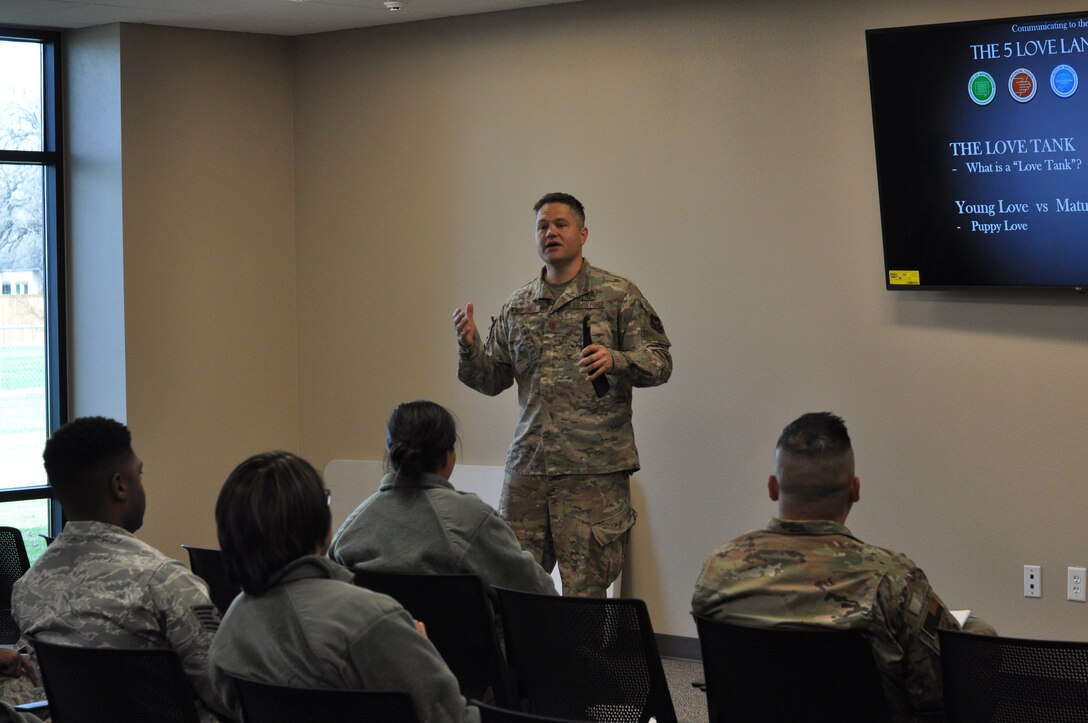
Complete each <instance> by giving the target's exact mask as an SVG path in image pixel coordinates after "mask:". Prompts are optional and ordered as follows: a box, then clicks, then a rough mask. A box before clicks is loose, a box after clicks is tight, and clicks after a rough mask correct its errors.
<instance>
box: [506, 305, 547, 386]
mask: <svg viewBox="0 0 1088 723" xmlns="http://www.w3.org/2000/svg"><path fill="white" fill-rule="evenodd" d="M510 317H511V318H510V361H511V362H512V363H513V365H514V373H515V374H516V375H518V376H522V375H525V374H528V373H530V372H532V371H533V370H535V369H536V367H537V365H538V364H539V363H540V346H541V337H542V335H543V330H544V311H543V310H541V309H538V308H536V307H532V308H520V309H511V310H510Z"/></svg>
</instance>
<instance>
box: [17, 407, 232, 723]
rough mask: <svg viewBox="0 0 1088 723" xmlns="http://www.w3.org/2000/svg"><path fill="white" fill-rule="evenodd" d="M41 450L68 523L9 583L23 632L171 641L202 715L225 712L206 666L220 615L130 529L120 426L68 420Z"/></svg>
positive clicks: (68, 641)
mask: <svg viewBox="0 0 1088 723" xmlns="http://www.w3.org/2000/svg"><path fill="white" fill-rule="evenodd" d="M42 456H43V458H44V459H45V470H46V473H47V476H48V478H49V483H50V484H51V485H52V487H53V494H54V496H55V497H56V498H57V500H58V501H59V502H60V503H61V505H62V506H63V508H64V512H65V514H66V515H67V517H68V524H67V525H66V526H65V527H64V530H63V531H62V532H61V533H60V535H58V536H57V539H56V540H55V541H54V542H53V544H52V545H50V546H49V547H47V548H46V550H45V552H44V553H42V556H41V557H39V558H38V560H37V562H35V563H34V565H33V566H32V567H31V568H30V570H29V571H27V573H26V574H25V575H24V576H23V577H22V578H20V579H19V580H18V581H17V582H16V583H15V586H14V588H13V591H12V608H13V612H14V615H15V619H16V621H17V622H18V623H19V627H20V628H21V630H22V632H23V634H24V635H32V636H35V637H37V638H40V639H41V640H43V641H45V642H50V643H59V644H61V645H78V646H86V647H106V648H142V647H157V648H171V649H174V650H176V651H177V652H178V655H179V656H180V657H181V663H182V667H183V668H184V669H185V673H186V675H187V676H188V678H189V681H190V682H191V683H192V686H193V690H194V691H195V693H196V695H197V696H198V698H199V700H198V703H199V704H202V705H198V707H199V708H200V709H201V710H200V713H201V719H202V720H203V721H209V722H214V721H215V720H216V717H215V716H214V715H212V713H211V711H216V712H217V713H222V714H223V715H227V712H226V710H225V709H224V708H223V706H222V704H221V703H220V701H219V699H218V697H217V696H216V695H215V693H214V692H213V691H212V688H211V683H210V679H209V674H208V649H209V647H210V646H211V642H212V637H213V635H214V633H215V630H216V629H217V628H218V627H219V614H218V612H217V611H216V609H215V606H214V605H213V604H212V602H211V600H210V599H209V598H208V591H207V586H206V585H205V584H204V582H203V581H202V580H201V579H200V578H198V577H196V576H195V575H193V574H192V573H191V572H189V570H188V568H186V567H185V566H184V565H182V564H181V563H180V562H178V561H176V560H174V559H172V558H169V557H166V556H165V555H163V554H162V553H161V552H159V551H158V550H156V549H154V548H153V547H151V546H149V545H147V544H146V543H143V542H141V541H140V540H138V539H136V538H135V537H134V536H133V534H132V533H133V532H135V531H136V530H138V529H140V526H141V525H142V524H143V518H144V509H145V507H146V498H145V495H144V487H143V462H142V461H140V458H139V457H137V456H136V454H135V452H133V451H132V438H131V436H130V434H129V431H128V429H127V428H126V427H125V426H124V425H123V424H120V423H119V422H115V421H114V420H112V419H105V418H103V417H83V418H80V419H76V420H74V421H72V422H70V423H68V424H66V425H64V426H63V427H61V428H60V429H58V430H57V431H56V432H55V433H54V434H53V436H52V437H51V438H50V440H49V441H48V442H47V443H46V445H45V453H44V454H43V455H42ZM123 683H124V681H118V684H119V685H122V684H123Z"/></svg>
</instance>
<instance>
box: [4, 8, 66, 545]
mask: <svg viewBox="0 0 1088 723" xmlns="http://www.w3.org/2000/svg"><path fill="white" fill-rule="evenodd" d="M0 40H3V41H7V40H15V41H28V42H37V43H40V44H41V46H42V150H40V151H12V150H6V149H3V148H0V163H3V164H12V163H17V164H30V165H36V166H41V167H42V168H43V170H44V180H45V188H44V193H43V202H44V204H45V218H44V219H43V227H42V230H43V234H44V236H45V238H44V239H43V243H44V253H45V259H44V262H45V269H44V274H43V276H44V279H43V281H44V284H45V356H46V358H45V368H46V373H45V396H46V428H47V429H46V431H47V434H52V432H53V431H54V430H55V429H56V428H57V427H59V426H60V425H62V424H64V423H65V422H66V421H68V355H67V327H66V321H67V315H66V313H65V288H66V285H67V284H66V278H67V277H66V274H65V265H64V258H65V253H64V251H65V236H64V228H65V227H64V211H65V207H64V134H63V106H62V100H61V91H62V87H63V86H62V79H61V57H62V56H61V52H62V47H61V34H60V33H59V32H55V31H50V30H37V29H33V28H8V27H0ZM42 445H43V446H44V445H45V440H44V439H43V440H42ZM50 497H51V489H50V487H49V485H48V484H46V485H45V486H40V487H17V488H12V489H3V490H0V504H2V503H4V502H20V501H23V500H34V499H49V498H50ZM61 525H62V516H61V509H60V505H58V504H57V503H56V502H55V501H50V503H49V530H50V534H51V535H56V534H57V533H58V532H60V529H61Z"/></svg>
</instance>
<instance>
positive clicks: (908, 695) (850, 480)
mask: <svg viewBox="0 0 1088 723" xmlns="http://www.w3.org/2000/svg"><path fill="white" fill-rule="evenodd" d="M767 484H768V490H769V492H770V497H771V499H772V500H773V501H775V502H777V503H778V516H777V517H775V518H772V519H771V523H770V525H769V526H768V527H767V529H765V530H757V531H754V532H749V533H747V534H745V535H741V536H740V537H738V538H736V539H734V540H732V541H731V542H727V543H726V544H725V545H723V546H722V547H720V548H719V549H718V550H716V551H715V552H714V554H712V555H711V556H710V557H709V558H708V559H707V561H706V562H705V563H704V565H703V570H702V572H701V573H700V575H699V579H698V581H697V582H696V583H695V594H694V596H693V597H692V601H691V606H692V610H693V611H694V612H695V613H697V614H701V615H708V616H710V617H714V618H720V619H722V620H727V621H729V622H734V623H738V624H741V625H750V626H753V627H782V628H791V627H792V628H804V627H810V626H822V627H831V628H840V629H850V630H860V631H861V632H862V633H863V634H864V635H865V636H866V637H867V638H868V639H869V641H870V643H871V644H872V647H873V656H874V658H875V660H876V662H877V667H878V670H879V672H880V675H881V680H882V682H883V687H884V693H885V698H886V699H887V700H888V703H889V706H890V707H891V708H892V710H893V711H894V713H895V714H896V715H897V720H913V719H914V716H917V715H924V714H930V713H935V712H939V711H940V709H941V708H942V693H941V666H940V651H939V649H938V645H937V629H938V628H950V629H953V630H958V629H959V628H960V626H959V624H958V623H957V622H956V620H955V618H953V617H952V615H951V614H950V613H949V611H948V608H947V607H945V604H944V603H943V602H941V599H940V598H939V597H938V596H937V593H936V592H934V590H933V588H932V587H930V584H929V581H928V580H926V576H925V573H923V572H922V571H921V570H920V569H919V568H918V567H917V566H916V565H915V564H914V563H913V562H911V560H910V559H909V558H908V557H907V556H906V555H903V554H900V553H898V552H892V551H889V550H885V549H882V548H879V547H875V546H873V545H867V544H865V543H864V542H862V541H860V540H858V539H857V538H856V537H854V536H853V535H852V534H851V532H850V530H848V529H847V528H846V527H845V526H844V523H845V522H846V517H847V515H848V514H849V512H850V509H851V507H852V505H853V504H854V503H855V502H857V501H858V494H859V486H860V482H859V480H858V478H857V477H856V476H855V475H854V453H853V450H852V448H851V445H850V437H849V435H848V434H847V432H846V426H845V424H843V421H842V420H841V419H840V418H839V417H836V416H835V415H833V414H829V413H827V412H821V413H815V414H806V415H804V416H802V417H800V418H799V419H797V420H796V421H794V422H793V423H791V424H790V425H789V426H787V427H786V428H785V430H783V432H782V436H781V437H780V438H779V440H778V446H777V450H776V453H775V473H774V474H773V475H771V477H770V479H769V480H768V483H767ZM966 629H968V630H970V631H972V632H981V633H987V634H994V631H993V628H991V627H990V626H989V625H987V624H986V623H984V622H982V621H981V620H977V619H975V618H971V619H969V620H968V621H967V625H966Z"/></svg>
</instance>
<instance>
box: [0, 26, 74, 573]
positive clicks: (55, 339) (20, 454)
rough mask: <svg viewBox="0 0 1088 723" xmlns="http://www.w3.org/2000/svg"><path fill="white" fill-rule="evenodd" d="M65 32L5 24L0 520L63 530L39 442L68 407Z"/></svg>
mask: <svg viewBox="0 0 1088 723" xmlns="http://www.w3.org/2000/svg"><path fill="white" fill-rule="evenodd" d="M59 44H60V36H59V34H56V33H49V32H38V31H32V30H25V29H5V28H0V290H2V292H3V293H2V294H0V525H2V526H7V527H17V528H19V529H21V530H22V531H23V537H24V540H25V542H26V545H27V550H28V552H29V553H30V557H31V560H34V559H36V558H37V556H38V555H40V554H41V551H42V550H43V549H44V546H45V543H44V540H43V539H42V537H41V535H47V534H48V535H52V534H55V533H56V532H59V510H58V509H55V508H54V505H53V504H52V503H51V502H50V500H49V487H48V484H47V481H46V477H45V471H44V469H43V468H42V457H41V453H42V448H43V446H44V445H45V441H46V439H47V438H48V437H49V434H50V433H51V431H52V430H53V429H55V428H56V427H57V426H59V425H60V424H61V423H62V422H63V421H64V414H65V410H66V407H67V393H66V386H65V385H66V365H65V355H64V346H63V340H64V313H63V310H64V299H63V298H62V297H63V288H64V284H63V278H64V275H63V249H64V241H63V235H62V230H63V219H62V209H63V202H62V191H63V183H62V177H63V175H62V174H63V168H62V152H61V151H62V149H61V130H60V122H59V121H60V73H59V63H60V47H59Z"/></svg>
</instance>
